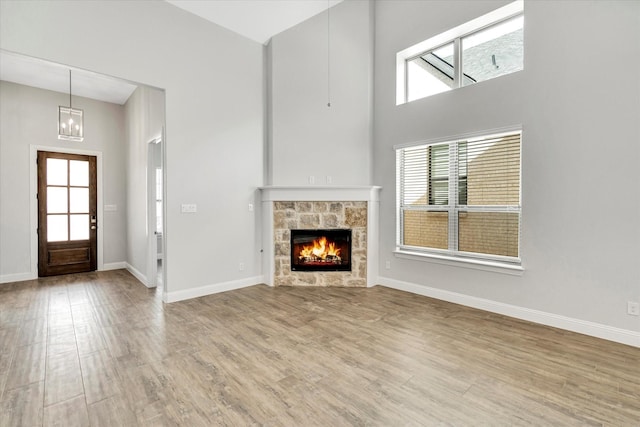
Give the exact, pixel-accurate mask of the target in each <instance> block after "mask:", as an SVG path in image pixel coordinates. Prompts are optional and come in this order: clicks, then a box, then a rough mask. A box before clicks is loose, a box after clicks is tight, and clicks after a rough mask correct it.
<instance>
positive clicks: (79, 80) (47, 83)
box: [0, 51, 137, 105]
mask: <svg viewBox="0 0 640 427" xmlns="http://www.w3.org/2000/svg"><path fill="white" fill-rule="evenodd" d="M69 70H71V92H72V94H73V96H74V97H75V96H83V97H85V98H91V99H96V100H98V101H104V102H111V103H113V104H120V105H122V104H124V103H125V102H127V99H129V96H131V94H132V93H133V91H134V90H136V88H137V86H136V85H135V84H132V83H130V82H127V81H124V80H121V79H116V78H113V77H109V76H105V75H104V74H98V73H93V72H90V71H86V70H81V69H78V68H73V67H67V66H66V65H61V64H56V63H54V62H49V61H44V60H42V59H37V58H32V57H29V56H24V55H18V54H14V53H10V52H5V51H0V80H5V81H9V82H13V83H18V84H21V85H26V86H33V87H37V88H40V89H47V90H52V91H55V92H62V93H65V94H69Z"/></svg>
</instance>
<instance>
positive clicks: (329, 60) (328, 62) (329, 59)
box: [327, 0, 331, 107]
mask: <svg viewBox="0 0 640 427" xmlns="http://www.w3.org/2000/svg"><path fill="white" fill-rule="evenodd" d="M327 107H331V4H330V0H327Z"/></svg>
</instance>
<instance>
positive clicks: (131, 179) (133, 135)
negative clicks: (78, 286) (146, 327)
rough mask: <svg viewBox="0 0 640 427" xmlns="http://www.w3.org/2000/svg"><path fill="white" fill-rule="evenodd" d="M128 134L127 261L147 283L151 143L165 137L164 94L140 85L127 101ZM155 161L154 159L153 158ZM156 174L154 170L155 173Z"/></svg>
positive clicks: (132, 269)
mask: <svg viewBox="0 0 640 427" xmlns="http://www.w3.org/2000/svg"><path fill="white" fill-rule="evenodd" d="M125 119H126V120H125V122H126V126H125V129H126V134H127V263H128V266H127V267H128V268H129V270H130V271H132V272H133V273H134V274H135V275H136V276H137V277H138V279H140V280H141V281H142V282H143V283H145V284H147V285H148V284H150V281H149V279H150V278H149V273H150V271H149V260H148V255H149V250H148V245H149V238H148V231H149V230H148V227H147V221H148V209H147V202H148V195H147V178H148V176H147V175H148V170H147V169H148V159H147V157H148V152H149V150H148V145H149V141H151V140H154V139H156V138H159V137H162V126H163V125H164V93H163V92H162V91H161V90H158V89H154V88H150V87H147V86H140V87H138V89H136V90H135V92H134V93H133V94H132V95H131V97H130V98H129V99H128V100H127V103H126V104H125ZM154 161H155V160H154ZM154 173H155V172H154Z"/></svg>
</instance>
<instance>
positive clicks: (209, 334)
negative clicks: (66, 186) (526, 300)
mask: <svg viewBox="0 0 640 427" xmlns="http://www.w3.org/2000/svg"><path fill="white" fill-rule="evenodd" d="M0 425H2V426H41V425H45V426H49V425H60V426H76V425H77V426H85V425H86V426H89V425H91V426H107V425H113V426H135V425H144V426H147V425H148V426H170V425H184V426H217V425H231V426H251V425H269V426H314V425H317V426H341V425H347V426H351V425H370V426H402V425H409V426H436V425H437V426H441V425H451V426H467V425H468V426H479V425H482V426H507V425H508V426H512V425H515V426H519V425H535V426H551V425H557V426H571V425H576V426H585V425H587V426H589V425H611V426H639V425H640V349H638V348H633V347H628V346H624V345H620V344H615V343H611V342H607V341H603V340H599V339H595V338H590V337H585V336H582V335H578V334H573V333H569V332H565V331H561V330H557V329H552V328H548V327H543V326H539V325H534V324H530V323H527V322H523V321H518V320H514V319H510V318H506V317H503V316H499V315H495V314H490V313H486V312H482V311H478V310H474V309H469V308H465V307H461V306H458V305H454V304H448V303H444V302H440V301H436V300H432V299H429V298H425V297H421V296H416V295H412V294H408V293H403V292H399V291H395V290H391V289H387V288H383V287H375V288H372V289H345V288H275V289H274V288H269V287H266V286H254V287H251V288H246V289H241V290H236V291H231V292H226V293H222V294H217V295H211V296H208V297H204V298H199V299H194V300H190V301H184V302H179V303H173V304H168V305H165V304H163V303H162V301H161V298H160V295H159V292H156V291H155V290H149V289H146V288H145V287H144V286H143V285H141V284H140V283H139V282H137V281H136V280H135V279H134V278H133V277H132V276H131V275H129V274H128V273H127V272H125V271H112V272H100V273H91V274H80V275H72V276H62V277H57V278H47V279H41V280H37V281H31V282H20V283H13V284H5V285H0Z"/></svg>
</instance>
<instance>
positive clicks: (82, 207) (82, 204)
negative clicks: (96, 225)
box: [69, 188, 89, 213]
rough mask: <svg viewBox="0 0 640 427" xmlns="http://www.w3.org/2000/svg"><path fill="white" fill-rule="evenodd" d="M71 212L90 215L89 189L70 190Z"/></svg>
mask: <svg viewBox="0 0 640 427" xmlns="http://www.w3.org/2000/svg"><path fill="white" fill-rule="evenodd" d="M69 197H70V199H69V212H71V213H89V189H88V188H70V189H69Z"/></svg>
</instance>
